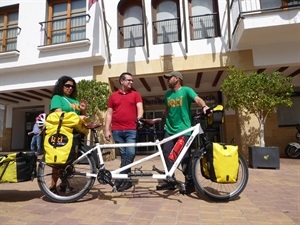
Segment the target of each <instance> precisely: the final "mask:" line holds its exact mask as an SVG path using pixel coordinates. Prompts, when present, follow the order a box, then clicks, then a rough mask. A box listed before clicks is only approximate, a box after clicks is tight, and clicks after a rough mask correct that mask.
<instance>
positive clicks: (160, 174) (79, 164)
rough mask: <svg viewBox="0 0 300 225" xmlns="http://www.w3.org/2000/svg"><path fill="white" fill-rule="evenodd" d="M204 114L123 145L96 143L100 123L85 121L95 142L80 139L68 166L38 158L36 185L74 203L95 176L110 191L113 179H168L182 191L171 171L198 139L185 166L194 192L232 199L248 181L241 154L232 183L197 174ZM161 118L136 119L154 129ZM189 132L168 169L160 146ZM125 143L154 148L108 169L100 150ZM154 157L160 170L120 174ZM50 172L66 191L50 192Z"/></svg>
mask: <svg viewBox="0 0 300 225" xmlns="http://www.w3.org/2000/svg"><path fill="white" fill-rule="evenodd" d="M211 109H212V108H211ZM211 109H210V110H211ZM205 116H206V115H204V114H203V113H202V114H201V113H200V114H198V115H197V116H195V117H194V121H195V124H196V125H194V126H192V127H190V128H188V129H186V130H184V131H182V132H180V133H177V134H174V135H172V136H170V137H168V138H164V139H162V140H159V139H158V138H155V139H156V140H155V141H152V142H137V143H123V144H120V143H115V144H100V143H99V138H98V134H97V128H99V127H101V126H102V125H100V124H92V123H90V124H87V128H89V129H90V130H91V132H92V134H93V138H94V143H95V145H94V146H92V147H91V146H88V145H86V144H84V142H83V143H82V145H81V147H80V149H79V151H80V156H79V157H78V158H77V159H75V160H74V161H73V162H72V163H71V164H70V165H66V166H64V167H63V168H60V169H56V170H52V168H53V167H56V166H55V165H51V164H47V163H46V162H44V161H43V159H42V160H40V161H39V165H38V168H37V180H38V185H39V188H40V190H41V191H42V192H43V194H44V195H45V196H46V197H48V198H49V199H50V200H52V201H54V202H59V203H70V202H75V201H78V200H79V199H81V198H83V197H84V196H85V195H86V194H87V193H88V192H89V191H90V190H91V189H92V187H93V185H94V183H95V180H96V179H97V181H98V182H99V183H100V184H103V185H107V184H108V185H110V186H111V187H112V191H117V190H116V187H115V180H116V179H133V180H134V179H155V180H167V181H169V182H173V183H174V184H175V185H176V187H177V188H178V189H180V190H182V189H184V188H185V186H184V184H183V182H180V181H178V180H176V178H174V174H175V171H176V169H180V166H181V161H182V159H183V158H184V156H185V154H186V153H187V152H188V150H189V148H191V145H192V143H193V141H194V140H195V139H196V138H198V139H199V140H200V141H199V142H198V143H199V144H198V145H199V146H197V147H196V148H195V149H194V150H193V151H192V155H191V157H192V158H191V160H190V165H188V166H189V168H190V171H191V176H192V178H193V182H194V185H195V190H196V191H197V192H198V193H200V194H202V195H204V196H206V197H208V198H210V199H212V200H215V201H229V200H234V199H236V198H237V197H238V196H239V195H240V194H241V192H242V191H243V190H244V189H245V187H246V185H247V182H248V177H249V172H248V166H247V163H246V160H245V159H244V157H243V156H242V155H241V153H238V163H239V168H238V176H237V181H236V182H235V183H217V182H213V181H211V180H210V179H207V178H205V177H204V176H203V174H202V173H201V158H202V157H204V156H205V155H206V154H207V150H206V146H207V145H208V144H209V143H210V142H209V141H208V140H207V137H206V134H205V132H204V131H203V129H202V127H201V124H200V121H201V119H203V118H204V117H205ZM161 120H162V119H161V118H154V119H141V121H140V122H141V124H142V125H143V126H147V127H150V128H152V129H154V130H155V125H156V123H159V122H160V121H161ZM189 132H191V135H190V137H189V139H188V141H187V142H186V143H185V145H184V146H183V148H182V150H181V152H180V154H179V155H178V157H177V159H176V160H175V161H174V164H173V166H172V168H171V169H170V170H168V169H167V166H166V162H165V159H164V156H163V150H162V145H163V144H165V143H166V142H168V141H171V140H173V139H176V138H178V137H180V136H183V135H184V134H186V133H189ZM154 133H155V132H154ZM129 146H134V147H149V146H153V147H155V149H156V151H155V152H154V153H152V154H150V155H145V156H142V158H140V159H138V160H136V161H134V162H132V163H131V164H129V165H126V166H123V167H119V168H116V169H114V170H108V169H107V168H106V166H105V161H104V159H103V154H104V153H103V150H105V149H112V148H114V149H115V148H119V147H129ZM155 157H159V158H160V161H161V164H162V166H163V169H161V170H160V169H157V168H156V167H155V166H153V168H152V170H150V172H149V171H147V172H144V171H143V170H142V169H138V170H133V172H131V173H128V174H122V173H121V172H122V171H125V170H127V169H129V168H134V167H135V166H137V165H140V166H141V165H143V163H145V162H146V161H149V160H151V159H153V158H155ZM53 171H57V173H58V174H56V176H58V177H59V178H60V179H61V180H62V181H65V182H67V184H68V187H69V188H67V191H66V190H64V191H59V190H58V191H57V192H55V193H54V192H52V191H51V190H50V185H51V180H52V176H53V174H52V173H53ZM183 191H184V190H183Z"/></svg>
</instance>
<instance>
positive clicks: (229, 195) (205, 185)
mask: <svg viewBox="0 0 300 225" xmlns="http://www.w3.org/2000/svg"><path fill="white" fill-rule="evenodd" d="M202 156H203V155H200V156H198V157H195V158H194V160H193V164H192V176H193V180H194V184H195V188H196V190H197V191H198V193H200V194H202V195H204V196H206V197H208V198H210V199H212V200H215V201H230V200H234V199H236V198H237V197H238V196H239V195H240V194H241V193H242V191H243V190H244V189H245V187H246V185H247V182H248V178H249V171H248V165H247V163H246V160H245V159H244V157H243V156H242V155H241V154H239V173H238V180H237V182H236V183H216V182H213V181H211V180H210V179H207V178H205V177H203V176H202V173H201V164H200V159H201V158H202Z"/></svg>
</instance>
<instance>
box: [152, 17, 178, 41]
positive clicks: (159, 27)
mask: <svg viewBox="0 0 300 225" xmlns="http://www.w3.org/2000/svg"><path fill="white" fill-rule="evenodd" d="M152 24H153V30H154V32H153V35H155V36H154V44H162V43H172V42H178V41H181V29H180V19H179V18H175V19H166V20H159V21H153V23H152Z"/></svg>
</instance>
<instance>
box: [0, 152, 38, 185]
mask: <svg viewBox="0 0 300 225" xmlns="http://www.w3.org/2000/svg"><path fill="white" fill-rule="evenodd" d="M36 161H37V156H36V155H35V153H34V152H27V153H26V152H19V153H11V154H8V155H1V156H0V183H6V182H9V183H17V182H24V181H30V180H33V179H34V177H35V176H36Z"/></svg>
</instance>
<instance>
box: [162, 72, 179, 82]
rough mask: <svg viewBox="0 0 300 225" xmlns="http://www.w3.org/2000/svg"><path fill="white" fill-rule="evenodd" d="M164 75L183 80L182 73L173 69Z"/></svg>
mask: <svg viewBox="0 0 300 225" xmlns="http://www.w3.org/2000/svg"><path fill="white" fill-rule="evenodd" d="M164 77H165V78H170V77H178V78H179V79H180V80H183V76H182V74H181V73H180V72H178V71H173V72H171V73H168V74H165V75H164Z"/></svg>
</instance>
